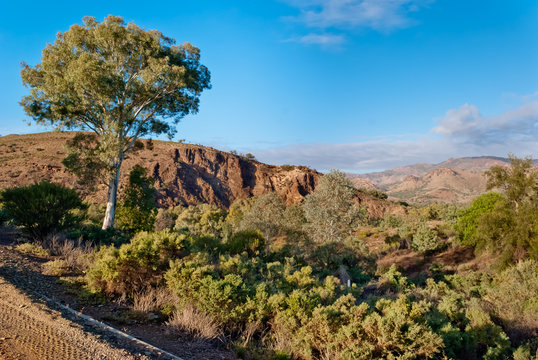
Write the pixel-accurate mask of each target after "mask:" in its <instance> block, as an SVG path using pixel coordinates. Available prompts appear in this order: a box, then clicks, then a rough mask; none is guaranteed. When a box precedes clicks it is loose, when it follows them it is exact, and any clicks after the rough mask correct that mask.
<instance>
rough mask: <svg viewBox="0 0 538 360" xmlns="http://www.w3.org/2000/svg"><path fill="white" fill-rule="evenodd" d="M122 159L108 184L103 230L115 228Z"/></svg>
mask: <svg viewBox="0 0 538 360" xmlns="http://www.w3.org/2000/svg"><path fill="white" fill-rule="evenodd" d="M121 162H122V159H120V160H119V161H118V163H117V164H116V165H115V166H114V172H115V174H113V176H112V177H111V178H110V182H109V184H108V199H107V203H106V212H105V219H104V220H103V228H102V229H103V230H106V229H109V228H111V227H114V217H115V215H116V200H117V199H118V184H119V181H120V168H121Z"/></svg>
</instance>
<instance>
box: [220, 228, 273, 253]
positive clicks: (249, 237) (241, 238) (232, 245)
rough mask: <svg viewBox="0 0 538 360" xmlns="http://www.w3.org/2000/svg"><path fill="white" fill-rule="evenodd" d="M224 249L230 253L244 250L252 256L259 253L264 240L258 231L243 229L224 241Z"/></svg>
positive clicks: (262, 248) (263, 245)
mask: <svg viewBox="0 0 538 360" xmlns="http://www.w3.org/2000/svg"><path fill="white" fill-rule="evenodd" d="M225 246H226V249H227V250H228V251H229V252H230V253H231V254H240V253H242V252H246V253H247V254H249V255H251V256H254V255H258V254H260V252H262V251H263V250H264V248H265V240H264V238H263V235H262V234H261V232H260V231H257V230H243V231H238V232H236V233H235V234H233V235H232V237H231V238H230V239H229V240H228V242H226V243H225Z"/></svg>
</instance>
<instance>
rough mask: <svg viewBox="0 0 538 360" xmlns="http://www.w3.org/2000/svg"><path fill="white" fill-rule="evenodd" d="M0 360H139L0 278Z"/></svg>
mask: <svg viewBox="0 0 538 360" xmlns="http://www.w3.org/2000/svg"><path fill="white" fill-rule="evenodd" d="M0 289H1V290H0V358H2V359H9V360H11V359H28V360H34V359H35V360H48V359H51V360H53V359H62V360H64V359H136V358H138V359H140V358H144V357H142V356H134V355H132V354H129V353H128V352H127V351H126V350H123V349H122V350H120V349H115V348H113V347H112V346H110V345H108V344H106V343H105V342H103V341H102V340H100V339H97V338H96V337H95V336H93V334H91V333H88V332H85V331H84V330H83V329H82V326H81V325H78V324H76V323H74V322H72V321H70V320H67V319H65V318H63V317H62V314H61V313H60V312H58V311H55V310H51V309H50V308H48V307H47V306H46V305H45V304H43V303H40V302H38V301H37V300H33V299H31V298H29V297H28V296H27V295H26V294H24V293H23V292H21V291H20V290H18V289H17V288H16V287H15V286H13V285H12V284H10V283H9V282H7V281H6V280H5V279H4V278H0Z"/></svg>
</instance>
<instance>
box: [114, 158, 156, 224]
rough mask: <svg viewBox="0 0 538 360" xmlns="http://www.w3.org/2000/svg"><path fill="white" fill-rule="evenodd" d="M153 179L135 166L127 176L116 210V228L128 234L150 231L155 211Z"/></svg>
mask: <svg viewBox="0 0 538 360" xmlns="http://www.w3.org/2000/svg"><path fill="white" fill-rule="evenodd" d="M154 195H155V188H154V187H153V178H152V177H151V176H147V171H146V169H144V168H143V167H141V166H140V165H136V166H135V167H134V168H133V169H132V170H131V173H130V174H129V185H127V187H126V189H125V192H124V193H123V199H122V201H121V204H120V206H119V208H118V214H117V215H118V227H119V228H120V229H122V230H125V231H127V232H129V233H137V232H139V231H152V230H153V224H154V223H155V217H156V216H157V209H156V208H155V199H154V198H153V197H154Z"/></svg>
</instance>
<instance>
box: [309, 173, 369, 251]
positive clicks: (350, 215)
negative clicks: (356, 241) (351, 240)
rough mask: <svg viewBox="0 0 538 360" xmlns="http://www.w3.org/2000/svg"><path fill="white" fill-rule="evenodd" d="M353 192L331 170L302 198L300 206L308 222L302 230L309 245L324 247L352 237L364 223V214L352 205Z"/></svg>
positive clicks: (341, 176) (345, 178)
mask: <svg viewBox="0 0 538 360" xmlns="http://www.w3.org/2000/svg"><path fill="white" fill-rule="evenodd" d="M355 191H356V190H355V189H354V187H353V184H352V183H351V182H350V180H349V179H348V178H347V177H346V175H345V174H344V173H343V172H341V171H337V170H332V171H331V172H330V173H328V174H326V175H324V176H323V177H322V178H321V180H320V182H319V185H318V186H317V187H316V190H315V191H314V192H313V193H311V194H309V195H307V196H306V197H305V199H304V202H303V206H302V207H303V210H304V214H305V218H306V220H307V222H308V223H307V224H306V225H305V229H306V231H307V232H308V234H309V235H310V237H311V239H312V240H313V241H315V242H317V243H328V242H332V241H340V240H343V239H345V238H347V237H349V236H352V235H353V232H354V231H355V230H356V228H357V226H358V225H359V224H360V223H361V221H363V220H364V219H365V214H364V211H361V209H360V208H359V206H358V205H357V203H356V202H355Z"/></svg>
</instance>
